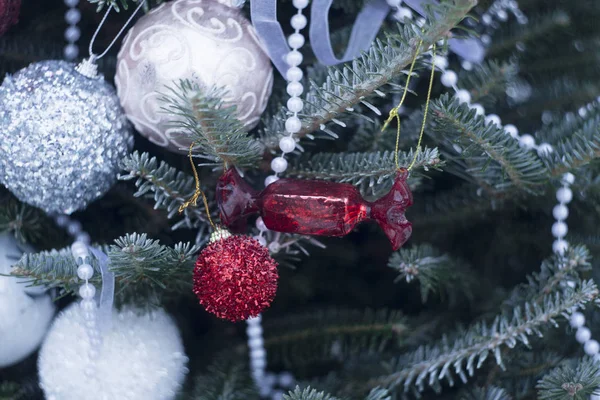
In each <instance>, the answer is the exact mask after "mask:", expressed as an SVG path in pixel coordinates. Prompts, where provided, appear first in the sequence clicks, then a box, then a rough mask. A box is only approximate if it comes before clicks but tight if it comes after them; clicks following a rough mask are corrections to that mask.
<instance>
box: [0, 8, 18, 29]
mask: <svg viewBox="0 0 600 400" xmlns="http://www.w3.org/2000/svg"><path fill="white" fill-rule="evenodd" d="M20 9H21V0H0V35H3V34H5V33H6V31H8V29H9V28H10V27H11V26H13V25H15V24H16V23H17V22H19V10H20Z"/></svg>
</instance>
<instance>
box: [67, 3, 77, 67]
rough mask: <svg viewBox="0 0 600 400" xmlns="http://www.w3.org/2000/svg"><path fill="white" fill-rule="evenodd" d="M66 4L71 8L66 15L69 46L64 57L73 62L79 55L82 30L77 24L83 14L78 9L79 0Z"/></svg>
mask: <svg viewBox="0 0 600 400" xmlns="http://www.w3.org/2000/svg"><path fill="white" fill-rule="evenodd" d="M64 2H65V5H66V6H67V7H69V9H68V10H67V12H66V13H65V22H66V23H67V24H68V25H69V26H68V27H67V29H66V30H65V40H66V41H67V44H66V45H65V48H64V50H63V55H64V57H65V59H67V60H69V61H73V60H75V59H76V58H77V56H78V55H79V47H78V46H77V44H76V43H77V41H78V40H79V38H80V37H81V30H80V29H79V28H78V27H77V23H78V22H79V21H80V20H81V12H80V11H79V10H78V9H77V4H79V0H64Z"/></svg>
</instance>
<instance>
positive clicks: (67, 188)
mask: <svg viewBox="0 0 600 400" xmlns="http://www.w3.org/2000/svg"><path fill="white" fill-rule="evenodd" d="M131 139H132V136H131V128H130V125H129V123H128V122H127V118H126V117H125V114H124V112H123V109H122V108H121V106H120V105H119V99H118V98H117V96H116V93H115V91H114V89H113V88H112V87H111V86H110V85H109V84H108V83H107V82H106V81H105V80H104V79H103V77H102V76H98V75H96V76H94V77H90V76H87V75H83V74H82V73H80V72H78V71H77V70H76V65H75V64H73V63H69V62H66V61H42V62H38V63H33V64H31V65H29V66H28V67H26V68H24V69H22V70H20V71H18V72H17V73H16V74H14V75H13V76H7V77H6V79H4V82H3V83H2V85H1V86H0V183H1V184H3V185H4V186H6V187H7V188H8V189H9V190H10V191H11V192H12V193H13V194H14V195H15V196H16V197H17V198H18V199H19V200H21V201H23V202H25V203H28V204H31V205H33V206H35V207H39V208H41V209H43V210H44V211H46V212H49V213H60V214H71V213H72V212H74V211H76V210H80V209H83V208H85V207H86V206H87V205H88V204H89V203H90V202H91V201H93V200H95V199H97V198H98V197H100V196H102V195H103V194H105V193H106V192H107V191H108V190H109V189H110V187H111V186H112V185H113V184H114V182H115V181H116V180H117V174H118V172H119V162H120V161H121V159H122V158H123V157H125V156H126V155H127V152H128V145H129V144H131Z"/></svg>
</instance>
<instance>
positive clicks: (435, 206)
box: [411, 183, 503, 226]
mask: <svg viewBox="0 0 600 400" xmlns="http://www.w3.org/2000/svg"><path fill="white" fill-rule="evenodd" d="M482 192H483V191H482V190H481V189H480V188H478V187H477V186H475V185H472V184H468V183H467V184H463V185H460V186H458V187H456V188H454V189H453V190H449V191H445V192H442V193H439V192H436V193H434V194H427V195H425V196H421V198H420V201H419V202H417V203H415V204H414V205H413V207H412V209H411V210H412V213H413V214H412V215H418V217H415V218H413V219H414V221H413V224H414V225H417V224H418V225H435V226H440V225H441V224H445V225H448V224H454V223H460V224H466V223H469V222H470V221H472V218H473V217H481V216H485V215H486V214H487V213H488V212H489V211H490V210H492V209H496V208H499V207H500V206H501V204H503V202H501V201H498V200H495V199H493V198H492V199H490V198H488V197H487V196H483V195H482V194H483V193H482ZM415 213H417V214H415Z"/></svg>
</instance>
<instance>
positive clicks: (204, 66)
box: [115, 0, 273, 152]
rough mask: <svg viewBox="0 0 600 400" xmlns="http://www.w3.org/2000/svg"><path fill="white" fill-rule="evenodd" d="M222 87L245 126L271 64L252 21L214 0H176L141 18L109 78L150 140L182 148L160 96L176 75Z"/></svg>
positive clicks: (262, 104) (268, 85)
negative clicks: (115, 72) (111, 77)
mask: <svg viewBox="0 0 600 400" xmlns="http://www.w3.org/2000/svg"><path fill="white" fill-rule="evenodd" d="M184 79H185V80H191V81H193V82H195V83H197V84H198V85H199V86H200V87H201V88H206V89H209V88H212V87H218V88H224V89H225V90H226V91H227V95H226V96H225V97H224V98H223V101H224V103H225V104H226V105H235V106H237V116H238V118H239V120H240V121H242V123H243V124H244V125H245V127H246V128H247V129H248V130H250V129H251V128H253V127H254V126H256V124H257V123H258V121H259V120H260V116H261V114H262V113H263V111H264V110H265V108H266V106H267V101H268V99H269V96H270V94H271V89H272V86H273V68H272V67H271V62H270V60H269V57H268V56H267V54H266V52H265V50H264V48H263V47H262V45H261V43H260V42H259V39H258V36H257V34H256V31H255V30H254V27H253V26H252V24H251V23H250V21H248V20H247V19H246V18H245V17H244V16H243V15H242V13H241V10H239V9H237V8H235V7H228V6H227V5H225V4H221V2H219V1H218V0H175V1H170V2H166V3H163V4H162V5H160V6H159V7H157V8H155V9H153V10H152V11H150V12H149V13H148V14H147V15H145V16H144V17H142V18H140V19H139V20H138V21H137V23H136V24H135V25H134V26H133V27H132V28H131V30H130V31H129V32H128V34H127V36H126V37H125V39H124V41H123V45H122V47H121V50H120V52H119V55H118V60H117V74H116V76H115V84H116V86H117V93H118V95H119V98H120V100H121V104H122V105H123V108H124V109H125V112H126V113H127V117H129V119H130V120H131V121H132V122H133V124H134V125H135V127H136V129H137V130H138V131H139V132H140V133H141V134H142V135H144V136H145V137H147V138H148V139H149V140H150V141H152V142H154V143H155V144H157V145H159V146H163V147H168V148H169V149H170V150H174V151H182V152H185V151H187V148H188V147H189V145H190V140H189V139H188V137H187V136H186V135H185V133H183V132H181V131H180V130H178V129H177V128H174V127H173V120H174V118H175V117H174V116H172V115H171V116H169V115H167V114H166V113H165V112H164V111H163V110H161V108H162V107H164V103H162V102H161V101H160V100H159V98H160V97H161V96H162V95H164V94H167V93H169V92H168V90H167V88H168V87H171V88H172V87H174V85H175V84H177V83H179V81H180V80H184Z"/></svg>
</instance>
